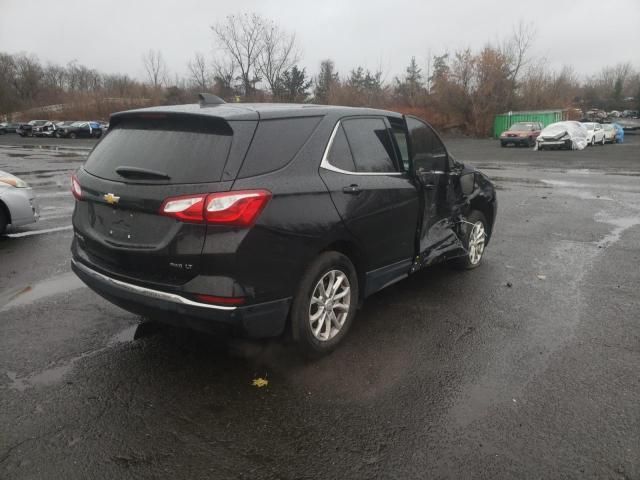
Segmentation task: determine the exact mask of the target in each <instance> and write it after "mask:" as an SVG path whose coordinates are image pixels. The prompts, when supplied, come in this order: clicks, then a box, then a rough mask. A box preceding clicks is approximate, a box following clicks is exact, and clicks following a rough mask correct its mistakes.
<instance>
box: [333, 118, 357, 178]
mask: <svg viewBox="0 0 640 480" xmlns="http://www.w3.org/2000/svg"><path fill="white" fill-rule="evenodd" d="M327 160H328V161H329V163H330V164H331V165H333V166H334V167H338V168H341V169H342V170H347V171H348V172H355V171H356V166H355V164H354V163H353V156H352V155H351V150H350V149H349V143H347V137H346V136H345V134H344V130H343V128H342V125H340V126H339V127H338V131H337V132H336V136H335V137H333V143H332V144H331V150H329V155H328V156H327Z"/></svg>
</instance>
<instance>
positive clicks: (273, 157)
mask: <svg viewBox="0 0 640 480" xmlns="http://www.w3.org/2000/svg"><path fill="white" fill-rule="evenodd" d="M319 122H320V117H301V118H300V117H299V118H284V119H277V120H262V121H260V123H259V124H258V130H257V131H256V134H255V136H254V138H253V142H252V143H251V147H250V149H249V153H247V157H246V158H245V160H244V163H243V165H242V170H240V174H239V178H245V177H252V176H254V175H261V174H263V173H268V172H272V171H274V170H278V169H279V168H282V167H284V166H285V165H286V164H287V163H289V162H290V161H291V160H293V157H295V155H296V154H297V153H298V151H299V150H300V149H301V148H302V146H303V145H304V144H305V142H306V141H307V139H308V138H309V136H311V133H312V132H313V130H314V129H315V128H316V125H318V123H319Z"/></svg>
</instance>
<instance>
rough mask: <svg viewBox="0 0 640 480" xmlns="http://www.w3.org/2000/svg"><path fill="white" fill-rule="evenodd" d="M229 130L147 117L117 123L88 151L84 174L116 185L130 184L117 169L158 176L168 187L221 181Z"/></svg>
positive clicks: (205, 121)
mask: <svg viewBox="0 0 640 480" xmlns="http://www.w3.org/2000/svg"><path fill="white" fill-rule="evenodd" d="M232 139H233V131H232V129H231V127H230V126H229V124H228V123H227V122H226V121H224V120H221V119H216V118H211V119H209V118H204V117H195V116H166V115H146V116H142V115H141V116H137V117H132V118H124V119H120V120H119V121H118V122H117V123H116V125H115V126H114V127H113V128H111V129H109V133H108V134H107V135H106V136H105V137H104V138H103V139H102V141H101V142H100V143H98V145H96V148H95V149H94V150H93V152H91V155H89V158H88V159H87V162H86V164H85V166H84V169H85V170H86V171H87V172H89V173H90V174H92V175H95V176H97V177H101V178H105V179H108V180H115V181H131V179H127V178H124V177H122V176H120V175H119V174H118V173H116V169H117V168H120V167H133V168H136V169H144V170H152V171H155V172H161V173H163V174H165V175H167V176H168V177H169V180H168V181H169V183H206V182H217V181H220V178H221V176H222V170H223V169H224V165H225V162H226V160H227V156H228V154H229V148H230V147H231V142H232Z"/></svg>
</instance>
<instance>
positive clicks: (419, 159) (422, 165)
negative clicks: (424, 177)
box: [407, 118, 448, 172]
mask: <svg viewBox="0 0 640 480" xmlns="http://www.w3.org/2000/svg"><path fill="white" fill-rule="evenodd" d="M407 127H408V128H409V134H410V135H411V148H412V151H413V167H414V168H415V169H416V170H423V171H427V172H430V171H446V170H447V164H448V161H447V150H446V149H445V148H444V145H443V144H442V142H441V141H440V139H439V138H438V136H437V135H436V133H435V132H434V131H433V129H432V128H431V127H430V126H429V125H427V124H426V123H424V122H422V121H420V120H417V119H415V118H407Z"/></svg>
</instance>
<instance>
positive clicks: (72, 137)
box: [69, 132, 77, 140]
mask: <svg viewBox="0 0 640 480" xmlns="http://www.w3.org/2000/svg"><path fill="white" fill-rule="evenodd" d="M76 137H77V135H76V134H75V133H73V132H71V133H70V134H69V138H70V139H71V140H75V139H76Z"/></svg>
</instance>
